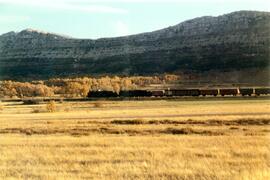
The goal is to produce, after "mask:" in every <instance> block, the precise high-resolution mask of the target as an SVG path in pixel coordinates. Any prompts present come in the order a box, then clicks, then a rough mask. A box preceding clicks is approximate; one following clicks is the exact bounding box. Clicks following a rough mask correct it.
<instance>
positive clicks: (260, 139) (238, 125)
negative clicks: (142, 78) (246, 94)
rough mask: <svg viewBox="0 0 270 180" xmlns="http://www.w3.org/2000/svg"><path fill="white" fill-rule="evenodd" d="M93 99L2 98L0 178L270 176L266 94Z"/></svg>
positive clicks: (269, 122)
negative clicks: (31, 101) (51, 102)
mask: <svg viewBox="0 0 270 180" xmlns="http://www.w3.org/2000/svg"><path fill="white" fill-rule="evenodd" d="M95 103H96V102H79V103H67V102H63V103H59V104H56V106H57V109H58V111H57V112H55V113H46V111H44V110H46V104H39V105H20V104H17V103H14V104H11V103H3V106H4V108H3V110H2V113H1V114H0V179H8V178H15V179H235V180H236V179H243V180H251V179H258V180H264V179H270V173H269V172H270V157H269V156H270V143H269V132H270V128H269V125H270V117H269V114H270V108H269V107H270V101H269V100H243V101H239V100H229V101H217V100H215V101H102V106H101V107H96V106H95ZM67 107H70V109H69V111H68V112H66V111H65V108H67ZM33 108H36V109H39V110H41V111H40V112H38V113H32V111H33Z"/></svg>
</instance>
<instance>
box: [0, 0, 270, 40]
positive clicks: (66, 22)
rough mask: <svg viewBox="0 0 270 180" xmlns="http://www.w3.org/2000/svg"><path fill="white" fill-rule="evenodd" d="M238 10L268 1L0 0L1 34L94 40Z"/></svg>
mask: <svg viewBox="0 0 270 180" xmlns="http://www.w3.org/2000/svg"><path fill="white" fill-rule="evenodd" d="M238 10H259V11H270V0H157V1H155V0H0V34H3V33H6V32H9V31H21V30H23V29H26V28H32V29H38V30H44V31H49V32H55V33H58V34H65V35H69V36H72V37H77V38H91V39H95V38H101V37H114V36H121V35H128V34H136V33H141V32H148V31H153V30H157V29H161V28H165V27H168V26H172V25H175V24H178V23H180V22H182V21H185V20H188V19H191V18H195V17H199V16H205V15H212V16H216V15H222V14H225V13H229V12H233V11H238Z"/></svg>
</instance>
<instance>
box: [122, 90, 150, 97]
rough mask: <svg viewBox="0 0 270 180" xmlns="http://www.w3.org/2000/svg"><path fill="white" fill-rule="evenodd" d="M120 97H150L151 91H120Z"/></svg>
mask: <svg viewBox="0 0 270 180" xmlns="http://www.w3.org/2000/svg"><path fill="white" fill-rule="evenodd" d="M119 96H120V97H151V96H152V93H151V92H150V91H146V90H132V91H120V93H119Z"/></svg>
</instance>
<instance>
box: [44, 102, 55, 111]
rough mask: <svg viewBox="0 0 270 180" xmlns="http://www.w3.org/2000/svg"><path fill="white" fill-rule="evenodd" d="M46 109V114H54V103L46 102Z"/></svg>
mask: <svg viewBox="0 0 270 180" xmlns="http://www.w3.org/2000/svg"><path fill="white" fill-rule="evenodd" d="M46 109H47V111H48V112H55V111H56V103H55V101H50V102H48V104H47V106H46Z"/></svg>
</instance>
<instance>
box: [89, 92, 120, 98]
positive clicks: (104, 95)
mask: <svg viewBox="0 0 270 180" xmlns="http://www.w3.org/2000/svg"><path fill="white" fill-rule="evenodd" d="M117 96H118V94H117V93H115V92H113V91H90V92H89V93H88V97H92V98H93V97H94V98H101V97H102V98H109V97H117Z"/></svg>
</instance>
